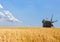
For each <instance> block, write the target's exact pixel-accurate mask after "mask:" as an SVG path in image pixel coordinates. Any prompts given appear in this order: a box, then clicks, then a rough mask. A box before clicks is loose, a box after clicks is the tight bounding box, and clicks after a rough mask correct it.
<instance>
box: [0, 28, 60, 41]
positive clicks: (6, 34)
mask: <svg viewBox="0 0 60 42" xmlns="http://www.w3.org/2000/svg"><path fill="white" fill-rule="evenodd" d="M0 42H60V29H59V28H42V27H19V28H17V27H15V28H14V27H12V28H10V27H5V28H4V27H3V28H2V27H0Z"/></svg>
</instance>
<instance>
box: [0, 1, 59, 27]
mask: <svg viewBox="0 0 60 42" xmlns="http://www.w3.org/2000/svg"><path fill="white" fill-rule="evenodd" d="M0 4H2V5H3V7H4V9H2V10H1V9H0V10H1V11H3V10H9V11H10V12H11V13H12V14H13V16H14V17H16V18H17V19H19V20H21V21H22V22H23V23H19V24H17V25H19V26H40V27H42V20H43V19H46V18H48V19H51V15H52V14H53V15H54V17H53V20H58V21H57V22H55V23H54V26H55V27H60V0H0Z"/></svg>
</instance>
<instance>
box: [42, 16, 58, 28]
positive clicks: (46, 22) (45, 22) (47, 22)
mask: <svg viewBox="0 0 60 42" xmlns="http://www.w3.org/2000/svg"><path fill="white" fill-rule="evenodd" d="M54 22H57V20H56V21H53V15H52V17H51V20H46V19H43V20H42V23H43V27H53V26H54V25H53V23H54Z"/></svg>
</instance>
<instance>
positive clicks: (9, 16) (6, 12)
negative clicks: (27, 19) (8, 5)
mask: <svg viewBox="0 0 60 42" xmlns="http://www.w3.org/2000/svg"><path fill="white" fill-rule="evenodd" d="M4 13H5V15H6V17H7V18H8V20H9V21H11V22H22V21H20V20H18V19H16V18H15V17H14V16H13V15H12V13H11V12H10V11H8V10H7V11H4Z"/></svg>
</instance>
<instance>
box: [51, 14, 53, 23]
mask: <svg viewBox="0 0 60 42" xmlns="http://www.w3.org/2000/svg"><path fill="white" fill-rule="evenodd" d="M52 19H53V14H52V17H51V22H52Z"/></svg>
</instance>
